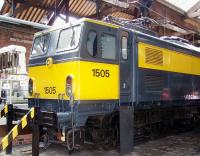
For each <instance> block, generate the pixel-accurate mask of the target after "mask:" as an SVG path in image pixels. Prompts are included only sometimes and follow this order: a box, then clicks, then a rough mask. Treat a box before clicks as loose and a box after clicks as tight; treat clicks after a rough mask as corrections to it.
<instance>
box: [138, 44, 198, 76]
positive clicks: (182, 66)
mask: <svg viewBox="0 0 200 156" xmlns="http://www.w3.org/2000/svg"><path fill="white" fill-rule="evenodd" d="M147 47H148V48H152V49H156V50H159V51H162V53H163V65H154V64H149V63H147V62H146V61H145V49H146V48H147ZM138 51H139V52H138V57H139V61H138V65H139V67H141V68H148V69H155V70H163V71H169V72H177V73H184V74H192V75H200V68H199V67H200V57H197V56H192V55H189V54H184V53H180V52H177V51H173V50H169V49H166V48H160V47H158V46H153V45H150V44H146V43H142V42H140V43H139V44H138Z"/></svg>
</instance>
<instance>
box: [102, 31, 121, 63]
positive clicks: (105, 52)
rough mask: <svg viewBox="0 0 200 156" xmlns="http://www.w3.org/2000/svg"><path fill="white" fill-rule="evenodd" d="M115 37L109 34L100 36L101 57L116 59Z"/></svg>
mask: <svg viewBox="0 0 200 156" xmlns="http://www.w3.org/2000/svg"><path fill="white" fill-rule="evenodd" d="M116 50H117V49H116V37H115V36H113V35H110V34H105V33H104V34H102V36H101V57H102V58H103V59H110V60H115V59H116Z"/></svg>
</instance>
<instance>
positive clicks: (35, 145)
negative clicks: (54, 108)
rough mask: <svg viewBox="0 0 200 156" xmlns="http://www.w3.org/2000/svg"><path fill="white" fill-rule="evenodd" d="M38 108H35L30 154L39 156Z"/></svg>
mask: <svg viewBox="0 0 200 156" xmlns="http://www.w3.org/2000/svg"><path fill="white" fill-rule="evenodd" d="M39 113H40V109H39V108H38V107H36V108H35V118H34V120H33V128H32V156H39V143H40V130H39V116H38V114H39Z"/></svg>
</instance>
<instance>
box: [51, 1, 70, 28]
mask: <svg viewBox="0 0 200 156" xmlns="http://www.w3.org/2000/svg"><path fill="white" fill-rule="evenodd" d="M63 5H66V8H67V7H68V9H69V0H62V1H61V2H60V3H59V4H58V7H56V13H54V15H53V16H52V17H51V19H50V20H49V22H48V25H52V24H53V22H54V21H55V19H56V17H57V15H59V14H60V11H61V9H62V7H63ZM66 12H69V11H66Z"/></svg>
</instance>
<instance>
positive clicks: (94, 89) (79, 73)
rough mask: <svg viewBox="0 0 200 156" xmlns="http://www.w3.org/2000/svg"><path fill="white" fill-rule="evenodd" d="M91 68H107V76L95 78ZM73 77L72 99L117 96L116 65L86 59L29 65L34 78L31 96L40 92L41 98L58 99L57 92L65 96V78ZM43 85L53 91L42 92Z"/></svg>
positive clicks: (96, 98) (117, 67)
mask: <svg viewBox="0 0 200 156" xmlns="http://www.w3.org/2000/svg"><path fill="white" fill-rule="evenodd" d="M93 69H100V70H109V74H110V76H109V77H95V76H94V73H93V71H92V70H93ZM68 75H71V76H72V77H73V93H74V98H75V100H107V99H109V100H110V99H119V66H118V65H115V64H105V63H96V62H87V61H70V62H63V63H58V64H53V65H52V66H51V67H48V66H46V65H43V66H34V67H30V68H29V76H30V78H32V79H33V97H34V94H35V93H39V94H40V95H39V98H42V99H58V94H64V95H65V96H64V99H69V98H68V97H67V96H66V77H67V76H68ZM44 87H55V88H56V93H55V94H45V91H44Z"/></svg>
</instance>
